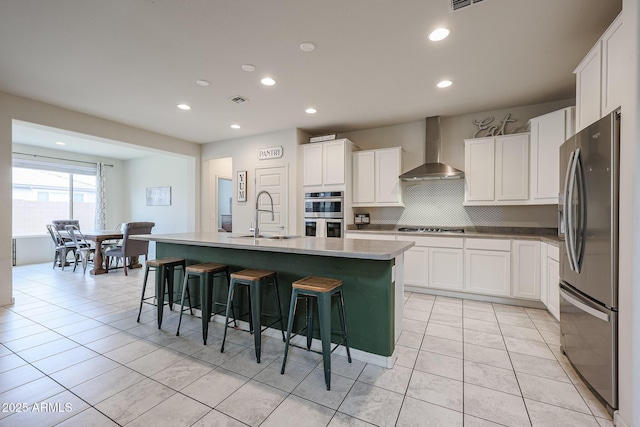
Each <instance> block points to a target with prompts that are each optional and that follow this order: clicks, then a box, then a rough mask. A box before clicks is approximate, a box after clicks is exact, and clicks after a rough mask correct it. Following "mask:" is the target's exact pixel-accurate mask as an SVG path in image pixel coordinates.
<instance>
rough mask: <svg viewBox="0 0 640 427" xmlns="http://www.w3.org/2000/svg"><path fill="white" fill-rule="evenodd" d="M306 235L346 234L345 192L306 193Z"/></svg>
mask: <svg viewBox="0 0 640 427" xmlns="http://www.w3.org/2000/svg"><path fill="white" fill-rule="evenodd" d="M304 230H305V236H315V237H343V236H344V192H342V191H321V192H315V193H305V195H304Z"/></svg>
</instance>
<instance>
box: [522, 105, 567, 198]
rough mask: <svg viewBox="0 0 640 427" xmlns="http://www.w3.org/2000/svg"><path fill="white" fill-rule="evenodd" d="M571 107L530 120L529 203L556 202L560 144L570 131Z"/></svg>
mask: <svg viewBox="0 0 640 427" xmlns="http://www.w3.org/2000/svg"><path fill="white" fill-rule="evenodd" d="M574 117H575V107H568V108H564V109H562V110H558V111H554V112H552V113H548V114H545V115H542V116H539V117H535V118H533V119H531V121H530V126H531V174H530V189H529V193H530V196H531V200H530V202H531V203H532V204H556V203H558V192H559V191H560V190H559V173H560V172H559V169H560V158H559V148H560V146H561V145H562V144H563V143H564V142H565V141H566V140H567V139H569V137H571V135H573V133H574Z"/></svg>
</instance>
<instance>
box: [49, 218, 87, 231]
mask: <svg viewBox="0 0 640 427" xmlns="http://www.w3.org/2000/svg"><path fill="white" fill-rule="evenodd" d="M51 224H53V226H54V227H55V228H56V230H58V231H60V230H65V227H66V226H67V225H75V226H76V227H77V228H78V230H79V229H80V221H78V220H77V219H54V220H53V221H51Z"/></svg>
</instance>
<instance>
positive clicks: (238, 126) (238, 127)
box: [229, 123, 240, 129]
mask: <svg viewBox="0 0 640 427" xmlns="http://www.w3.org/2000/svg"><path fill="white" fill-rule="evenodd" d="M229 127H230V128H231V129H240V125H237V124H235V123H234V124H232V125H231V126H229Z"/></svg>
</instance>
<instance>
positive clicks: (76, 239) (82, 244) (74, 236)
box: [64, 225, 91, 248]
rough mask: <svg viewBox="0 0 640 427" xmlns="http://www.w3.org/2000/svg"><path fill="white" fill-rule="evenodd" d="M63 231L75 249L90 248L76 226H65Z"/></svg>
mask: <svg viewBox="0 0 640 427" xmlns="http://www.w3.org/2000/svg"><path fill="white" fill-rule="evenodd" d="M64 229H65V230H66V231H67V233H69V236H70V237H71V240H73V243H75V245H76V247H77V248H88V247H90V246H91V245H90V244H89V242H87V239H85V238H84V235H83V234H82V232H81V231H80V229H79V228H78V227H77V226H75V225H66V226H65V227H64Z"/></svg>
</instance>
